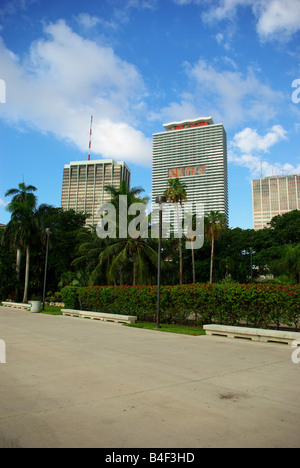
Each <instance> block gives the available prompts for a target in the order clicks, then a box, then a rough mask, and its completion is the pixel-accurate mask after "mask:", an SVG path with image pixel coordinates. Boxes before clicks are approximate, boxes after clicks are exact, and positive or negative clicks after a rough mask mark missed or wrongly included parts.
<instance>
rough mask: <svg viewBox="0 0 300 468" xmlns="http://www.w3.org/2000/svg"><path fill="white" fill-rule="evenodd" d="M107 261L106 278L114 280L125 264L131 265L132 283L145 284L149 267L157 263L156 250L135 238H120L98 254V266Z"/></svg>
mask: <svg viewBox="0 0 300 468" xmlns="http://www.w3.org/2000/svg"><path fill="white" fill-rule="evenodd" d="M107 261H109V264H108V272H107V279H108V281H109V282H115V281H116V278H117V277H118V276H119V274H122V271H123V270H124V269H125V267H126V266H131V267H132V284H133V286H136V285H137V284H145V283H146V280H147V277H148V276H149V269H150V268H151V265H152V266H156V265H157V252H155V250H153V249H152V247H150V245H148V243H147V242H146V241H145V240H143V239H141V237H138V238H137V239H132V238H127V239H120V240H118V241H117V242H116V243H114V244H113V245H110V246H109V247H107V248H106V249H105V250H104V252H102V254H101V255H100V263H99V266H102V265H103V263H104V262H107Z"/></svg>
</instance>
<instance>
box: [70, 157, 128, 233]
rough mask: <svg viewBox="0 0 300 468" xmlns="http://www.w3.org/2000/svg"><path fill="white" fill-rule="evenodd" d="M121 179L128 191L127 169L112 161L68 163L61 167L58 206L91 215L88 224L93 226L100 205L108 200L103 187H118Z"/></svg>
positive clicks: (108, 197) (123, 165)
mask: <svg viewBox="0 0 300 468" xmlns="http://www.w3.org/2000/svg"><path fill="white" fill-rule="evenodd" d="M122 180H125V181H126V182H127V185H128V188H130V169H129V168H128V167H127V165H126V164H125V163H124V162H115V161H113V160H112V159H108V160H105V159H101V160H94V161H75V162H70V164H67V165H66V166H65V167H64V172H63V186H62V198H61V206H62V208H63V209H65V210H70V209H73V210H75V211H76V213H79V212H82V213H86V214H88V215H90V217H89V218H88V219H87V224H91V225H96V224H97V223H98V221H99V219H100V217H99V216H98V215H97V210H98V208H99V206H100V205H101V204H103V203H105V202H109V201H110V195H109V194H108V193H106V191H105V186H106V185H113V186H114V187H115V188H119V187H120V183H121V181H122Z"/></svg>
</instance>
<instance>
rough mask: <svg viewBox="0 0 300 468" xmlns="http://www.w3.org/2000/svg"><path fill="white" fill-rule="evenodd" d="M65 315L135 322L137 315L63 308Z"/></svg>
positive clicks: (118, 321)
mask: <svg viewBox="0 0 300 468" xmlns="http://www.w3.org/2000/svg"><path fill="white" fill-rule="evenodd" d="M61 311H62V314H63V315H64V316H69V317H78V318H85V319H91V320H100V321H103V322H117V323H135V322H136V321H137V317H136V316H134V315H119V314H105V313H102V312H89V311H85V310H73V309H61Z"/></svg>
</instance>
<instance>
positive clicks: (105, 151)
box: [0, 20, 151, 165]
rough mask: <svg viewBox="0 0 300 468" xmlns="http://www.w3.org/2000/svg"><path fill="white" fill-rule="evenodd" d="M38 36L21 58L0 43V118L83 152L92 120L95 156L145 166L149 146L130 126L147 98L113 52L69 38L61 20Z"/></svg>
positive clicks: (129, 69) (148, 161) (127, 65)
mask: <svg viewBox="0 0 300 468" xmlns="http://www.w3.org/2000/svg"><path fill="white" fill-rule="evenodd" d="M44 32H45V34H46V38H41V39H39V40H37V41H36V42H34V43H32V44H31V47H30V50H29V51H28V54H27V56H26V58H25V59H23V60H22V59H21V58H17V57H16V56H15V55H14V54H12V53H11V52H10V51H9V50H8V49H7V48H6V47H5V45H4V44H3V42H2V41H1V38H0V70H1V77H2V78H3V79H4V80H5V82H6V85H7V99H6V100H7V103H6V105H5V106H2V107H1V108H0V117H1V115H2V116H3V117H4V118H6V119H7V120H10V121H12V122H17V123H19V125H21V124H26V125H28V126H30V127H33V128H36V129H37V130H39V131H42V132H51V133H53V134H54V135H55V136H56V137H57V138H60V139H65V140H69V141H71V142H72V143H74V144H75V145H76V146H77V147H78V148H79V149H80V150H82V151H87V149H88V138H89V125H90V116H91V115H93V116H94V121H95V127H94V131H93V148H92V150H93V154H94V155H95V154H96V155H101V156H103V157H104V158H108V157H109V158H114V159H121V158H124V155H127V159H126V161H127V162H136V163H138V164H147V165H150V164H151V151H149V147H150V142H149V141H148V139H147V138H146V137H145V136H144V135H143V134H142V133H141V132H140V131H139V130H137V129H136V128H135V127H136V123H137V122H138V121H139V117H140V115H139V113H140V112H141V111H140V109H143V106H144V101H143V100H144V98H145V95H146V91H145V86H144V82H143V79H142V77H141V75H140V73H139V72H138V70H137V69H136V67H135V66H133V65H132V64H130V63H128V62H125V61H124V60H122V59H120V58H119V57H118V56H117V55H116V54H115V52H114V50H113V49H112V48H110V47H106V46H103V45H101V44H97V43H96V42H94V41H91V40H87V39H84V38H83V37H81V36H79V35H78V34H75V33H74V32H73V31H72V30H71V29H70V28H69V27H68V26H67V25H66V23H65V22H64V21H62V20H61V21H58V22H57V23H55V24H49V25H47V26H45V28H44ZM2 70H3V72H2ZM2 75H3V76H2ZM109 129H110V131H109ZM98 132H99V134H98ZM112 135H113V137H112ZM137 149H138V150H139V154H137Z"/></svg>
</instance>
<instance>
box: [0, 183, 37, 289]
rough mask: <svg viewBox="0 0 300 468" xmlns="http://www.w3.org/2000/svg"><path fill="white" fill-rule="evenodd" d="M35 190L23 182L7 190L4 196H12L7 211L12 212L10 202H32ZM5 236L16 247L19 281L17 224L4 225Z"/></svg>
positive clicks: (19, 247) (19, 248) (19, 251)
mask: <svg viewBox="0 0 300 468" xmlns="http://www.w3.org/2000/svg"><path fill="white" fill-rule="evenodd" d="M36 190H37V188H36V187H34V186H33V185H26V184H25V183H24V182H22V183H21V184H19V186H18V188H12V189H10V190H7V192H6V193H5V196H6V197H11V196H13V198H12V200H11V203H10V204H9V205H8V211H10V212H11V213H12V212H13V209H14V208H13V206H12V205H11V204H12V203H16V202H17V203H27V202H30V199H31V203H32V202H33V197H35V196H34V195H33V192H35V191H36ZM5 237H6V238H7V237H9V238H10V241H11V244H13V245H14V247H15V248H16V249H17V258H16V272H17V279H18V281H19V279H20V271H21V246H20V243H19V236H18V226H17V225H16V224H14V223H8V225H7V226H6V230H5Z"/></svg>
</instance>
